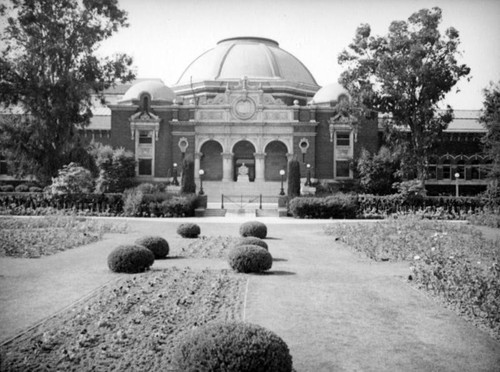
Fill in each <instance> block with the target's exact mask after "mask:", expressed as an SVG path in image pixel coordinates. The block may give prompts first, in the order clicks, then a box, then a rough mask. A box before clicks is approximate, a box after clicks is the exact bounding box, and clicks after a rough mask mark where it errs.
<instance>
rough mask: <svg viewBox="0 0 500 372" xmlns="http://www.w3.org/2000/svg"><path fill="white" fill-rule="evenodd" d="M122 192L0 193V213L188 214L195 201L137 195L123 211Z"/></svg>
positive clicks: (164, 196) (196, 198) (194, 205)
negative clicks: (131, 206) (128, 209)
mask: <svg viewBox="0 0 500 372" xmlns="http://www.w3.org/2000/svg"><path fill="white" fill-rule="evenodd" d="M125 201H126V199H125V198H124V195H123V194H61V195H52V194H50V193H43V192H0V214H4V215H17V216H38V215H50V214H54V213H57V212H58V211H61V212H62V213H67V214H77V215H83V216H123V215H129V216H132V217H192V216H194V211H195V209H196V207H197V205H198V204H199V201H198V196H197V195H194V194H193V195H186V196H175V195H168V196H167V195H166V194H164V193H162V194H161V195H156V194H145V195H141V198H140V200H138V203H137V206H136V208H135V209H134V210H133V212H132V213H125V211H124V204H125Z"/></svg>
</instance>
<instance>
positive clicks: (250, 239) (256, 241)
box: [235, 236, 269, 249]
mask: <svg viewBox="0 0 500 372" xmlns="http://www.w3.org/2000/svg"><path fill="white" fill-rule="evenodd" d="M235 245H236V246H238V245H258V246H259V247H262V248H264V249H269V247H268V246H267V243H266V242H265V241H264V240H262V239H260V238H256V237H255V236H247V237H244V238H241V239H240V240H239V241H238V243H236V244H235Z"/></svg>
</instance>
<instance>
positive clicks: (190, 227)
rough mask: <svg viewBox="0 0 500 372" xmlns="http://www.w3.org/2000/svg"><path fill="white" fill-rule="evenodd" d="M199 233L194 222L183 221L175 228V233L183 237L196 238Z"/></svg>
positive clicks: (198, 228)
mask: <svg viewBox="0 0 500 372" xmlns="http://www.w3.org/2000/svg"><path fill="white" fill-rule="evenodd" d="M200 233H201V230H200V226H198V225H197V224H195V223H183V224H181V225H180V226H179V227H178V228H177V234H179V235H180V236H182V237H183V238H197V237H198V235H200Z"/></svg>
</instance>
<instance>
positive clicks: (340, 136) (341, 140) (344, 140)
mask: <svg viewBox="0 0 500 372" xmlns="http://www.w3.org/2000/svg"><path fill="white" fill-rule="evenodd" d="M350 145H351V135H350V134H349V133H337V146H350Z"/></svg>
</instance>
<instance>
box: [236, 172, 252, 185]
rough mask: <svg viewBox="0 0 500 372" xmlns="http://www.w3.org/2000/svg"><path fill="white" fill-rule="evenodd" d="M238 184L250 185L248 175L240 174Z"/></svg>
mask: <svg viewBox="0 0 500 372" xmlns="http://www.w3.org/2000/svg"><path fill="white" fill-rule="evenodd" d="M237 182H241V183H249V182H250V178H249V177H248V174H238V179H237Z"/></svg>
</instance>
